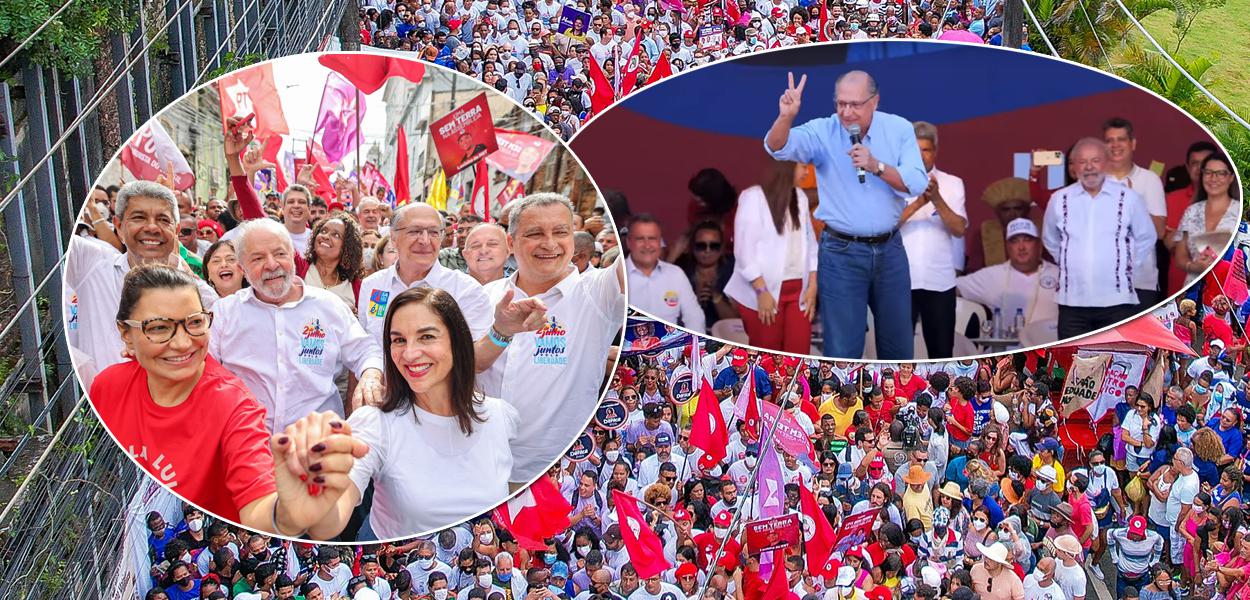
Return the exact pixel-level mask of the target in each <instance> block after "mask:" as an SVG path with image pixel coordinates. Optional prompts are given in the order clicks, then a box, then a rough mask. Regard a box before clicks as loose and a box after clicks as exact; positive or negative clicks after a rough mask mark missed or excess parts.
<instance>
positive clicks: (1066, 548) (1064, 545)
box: [1055, 534, 1082, 557]
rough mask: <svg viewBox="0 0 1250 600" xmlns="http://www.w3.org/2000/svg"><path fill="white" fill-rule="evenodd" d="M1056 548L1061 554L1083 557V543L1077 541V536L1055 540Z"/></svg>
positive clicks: (1064, 536)
mask: <svg viewBox="0 0 1250 600" xmlns="http://www.w3.org/2000/svg"><path fill="white" fill-rule="evenodd" d="M1055 548H1056V549H1057V550H1059V551H1060V552H1065V553H1067V554H1071V555H1072V556H1076V557H1080V556H1081V552H1082V550H1081V542H1079V541H1077V539H1076V536H1074V535H1071V534H1064V535H1061V536H1059V537H1057V538H1055Z"/></svg>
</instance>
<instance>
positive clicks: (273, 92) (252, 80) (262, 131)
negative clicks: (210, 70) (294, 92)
mask: <svg viewBox="0 0 1250 600" xmlns="http://www.w3.org/2000/svg"><path fill="white" fill-rule="evenodd" d="M217 93H218V96H220V98H221V128H222V129H223V130H224V129H225V128H226V121H227V120H228V119H230V118H231V117H247V116H248V115H256V120H255V121H254V122H253V123H252V127H253V130H254V131H255V134H256V138H257V139H261V140H263V139H265V138H267V137H269V136H271V135H278V134H283V133H291V130H290V128H289V127H287V124H286V114H285V113H283V112H282V99H281V98H280V97H279V96H278V86H277V84H275V83H274V79H273V63H262V64H259V65H254V66H251V67H247V68H246V69H243V70H241V71H236V72H235V73H233V74H230V75H226V76H225V77H222V78H221V79H220V80H218V81H217Z"/></svg>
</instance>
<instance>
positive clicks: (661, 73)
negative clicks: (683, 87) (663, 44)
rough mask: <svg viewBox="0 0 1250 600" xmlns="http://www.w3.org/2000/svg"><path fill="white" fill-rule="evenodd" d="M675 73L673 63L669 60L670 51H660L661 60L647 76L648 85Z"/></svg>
mask: <svg viewBox="0 0 1250 600" xmlns="http://www.w3.org/2000/svg"><path fill="white" fill-rule="evenodd" d="M672 75H673V65H672V64H670V63H669V62H668V51H667V50H665V51H663V52H661V53H660V60H658V61H656V62H655V67H654V68H652V69H651V75H650V76H649V77H647V85H651V84H653V83H655V82H657V81H659V80H661V79H664V78H665V77H671V76H672Z"/></svg>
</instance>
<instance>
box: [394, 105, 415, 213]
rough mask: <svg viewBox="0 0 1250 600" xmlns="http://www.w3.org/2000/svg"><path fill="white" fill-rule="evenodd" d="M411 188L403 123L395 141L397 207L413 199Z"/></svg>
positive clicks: (406, 141)
mask: <svg viewBox="0 0 1250 600" xmlns="http://www.w3.org/2000/svg"><path fill="white" fill-rule="evenodd" d="M409 187H410V184H409V183H408V136H407V135H405V134H404V126H403V124H402V123H401V124H400V125H399V134H398V135H397V139H396V141H395V206H403V205H404V204H406V203H407V202H408V201H409V200H411V199H412V192H410V191H409Z"/></svg>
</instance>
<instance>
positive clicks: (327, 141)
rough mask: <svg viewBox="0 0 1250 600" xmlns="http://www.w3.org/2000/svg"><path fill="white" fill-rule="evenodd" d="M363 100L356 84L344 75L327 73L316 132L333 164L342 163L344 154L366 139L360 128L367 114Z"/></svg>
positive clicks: (314, 129) (328, 158)
mask: <svg viewBox="0 0 1250 600" xmlns="http://www.w3.org/2000/svg"><path fill="white" fill-rule="evenodd" d="M363 99H364V96H363V95H361V94H360V93H359V92H357V91H356V86H354V85H352V83H351V82H350V81H348V80H347V79H346V78H344V77H343V76H342V75H339V74H338V73H330V74H329V75H326V85H325V88H324V89H323V90H322V92H321V106H320V107H319V108H318V109H317V125H316V127H315V128H313V135H314V136H316V137H317V138H318V139H319V141H320V142H321V148H322V150H324V151H325V155H326V159H327V160H328V161H329V162H330V163H340V162H342V161H343V157H345V156H347V154H348V153H349V152H351V151H352V150H355V149H356V148H358V147H359V146H360V144H361V143H363V142H364V138H363V137H362V132H361V131H360V123H361V121H362V120H363V119H364V117H365V104H364V102H363Z"/></svg>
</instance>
